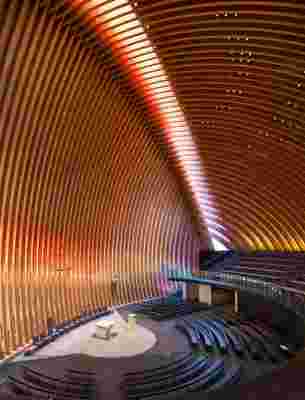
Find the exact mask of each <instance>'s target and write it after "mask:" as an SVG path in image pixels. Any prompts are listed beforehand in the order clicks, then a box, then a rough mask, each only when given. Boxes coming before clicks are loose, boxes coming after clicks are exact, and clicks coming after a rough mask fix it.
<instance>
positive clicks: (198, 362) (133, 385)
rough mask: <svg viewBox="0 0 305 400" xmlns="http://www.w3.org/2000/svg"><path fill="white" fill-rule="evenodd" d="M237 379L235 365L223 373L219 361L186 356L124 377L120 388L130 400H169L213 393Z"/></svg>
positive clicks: (221, 362) (220, 360) (237, 372)
mask: <svg viewBox="0 0 305 400" xmlns="http://www.w3.org/2000/svg"><path fill="white" fill-rule="evenodd" d="M239 379H240V367H239V366H238V365H236V364H235V365H233V366H232V368H228V369H227V370H226V369H225V367H224V361H223V360H222V359H212V358H209V357H194V356H193V355H192V353H188V354H184V355H183V356H182V357H179V358H176V359H174V360H173V361H171V362H170V363H168V364H167V365H163V366H160V367H155V368H153V369H150V370H144V371H143V370H142V371H136V372H133V373H126V374H125V375H124V379H123V383H122V386H123V389H124V391H125V393H126V396H127V398H128V399H130V400H136V399H145V400H155V399H158V400H161V399H164V400H165V399H166V400H170V399H178V398H180V397H182V396H183V395H185V394H186V393H189V392H193V391H199V390H203V389H209V390H213V389H216V388H218V387H219V386H221V385H224V384H229V383H235V382H237V381H238V380H239Z"/></svg>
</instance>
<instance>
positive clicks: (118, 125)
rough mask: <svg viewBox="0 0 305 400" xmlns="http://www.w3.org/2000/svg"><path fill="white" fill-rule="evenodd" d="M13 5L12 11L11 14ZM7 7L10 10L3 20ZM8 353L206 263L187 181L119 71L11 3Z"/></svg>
mask: <svg viewBox="0 0 305 400" xmlns="http://www.w3.org/2000/svg"><path fill="white" fill-rule="evenodd" d="M4 10H5V12H4ZM3 12H4V13H3ZM2 15H3V16H4V19H3V20H2V23H1V27H0V28H1V34H0V40H1V55H0V61H1V62H0V65H1V70H0V72H1V97H0V101H1V106H0V110H1V113H0V134H1V137H0V140H1V141H0V263H1V269H0V280H1V291H0V321H1V343H0V345H1V351H2V353H4V354H7V353H9V352H10V351H12V350H13V349H15V348H16V347H17V346H18V345H20V344H22V343H25V342H27V341H29V339H30V338H31V337H32V336H33V335H34V334H38V333H40V332H41V331H43V330H44V329H45V328H46V320H47V318H48V317H53V318H54V319H55V320H56V321H57V322H58V321H61V320H64V319H66V318H71V317H73V316H75V315H77V314H79V312H80V311H81V310H83V309H90V308H94V307H96V306H98V305H100V304H108V305H109V304H112V303H113V299H112V297H111V291H110V280H111V278H112V275H113V273H118V274H119V277H120V281H119V289H120V290H119V298H118V299H116V300H117V301H118V302H119V303H122V302H130V301H133V300H136V299H140V298H143V297H145V296H155V295H160V294H162V290H163V289H162V288H163V286H162V284H165V280H164V279H163V278H164V276H163V277H162V276H161V275H160V273H159V271H160V267H161V264H162V263H165V264H172V265H181V266H183V267H185V268H188V267H189V268H192V269H194V268H195V269H196V268H197V267H198V265H197V264H198V250H199V245H200V246H202V242H199V238H198V237H197V235H196V233H195V230H194V229H193V226H192V224H191V214H190V212H189V211H188V209H187V207H186V204H185V201H184V198H183V197H182V195H181V193H180V192H179V189H178V187H179V186H178V185H177V182H176V178H175V176H174V174H173V173H172V171H171V170H170V168H169V164H168V161H167V159H166V157H165V155H164V154H163V153H162V150H161V148H160V147H159V146H158V144H157V142H155V141H154V140H153V138H152V132H151V131H150V129H151V128H150V127H149V125H148V124H147V123H146V121H145V117H144V115H143V113H142V112H141V110H140V109H137V108H136V105H135V104H136V103H135V101H134V100H133V99H132V98H131V97H130V96H127V95H126V94H124V92H123V91H122V89H121V88H120V86H119V85H118V83H117V82H115V81H113V80H112V78H111V74H110V72H109V70H108V67H107V66H105V65H101V64H99V63H98V62H97V60H96V58H95V56H94V54H93V52H92V51H91V50H86V49H85V48H83V47H82V45H81V44H80V42H79V41H78V39H77V38H76V37H74V36H73V34H72V33H71V31H69V30H68V28H67V29H66V28H63V26H62V25H61V23H60V22H59V21H58V20H57V19H55V18H53V17H50V16H47V15H46V14H45V13H44V11H42V10H41V9H39V7H38V6H37V5H35V2H32V1H28V0H25V1H20V0H12V1H9V2H4V3H3V2H2Z"/></svg>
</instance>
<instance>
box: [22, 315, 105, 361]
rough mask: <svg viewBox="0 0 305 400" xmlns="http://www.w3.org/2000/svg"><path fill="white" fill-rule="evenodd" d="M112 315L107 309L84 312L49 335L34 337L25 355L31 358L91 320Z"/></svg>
mask: <svg viewBox="0 0 305 400" xmlns="http://www.w3.org/2000/svg"><path fill="white" fill-rule="evenodd" d="M111 313H112V310H110V309H108V308H107V307H99V308H97V309H96V310H94V311H89V312H82V313H81V314H80V315H79V316H77V317H75V318H73V319H71V320H67V321H64V322H62V323H61V324H59V325H57V326H55V327H54V328H52V329H50V330H49V333H48V335H43V334H42V335H39V336H34V337H33V344H32V346H31V347H29V348H28V349H27V350H26V351H25V353H24V355H25V356H31V355H32V354H34V353H35V351H37V350H39V349H41V348H42V347H44V346H46V345H47V344H49V343H51V342H54V340H56V339H57V338H58V337H60V336H62V335H64V334H65V333H67V332H70V331H71V330H72V329H75V328H77V327H79V326H81V325H83V324H85V323H87V322H89V321H91V320H94V319H97V318H100V317H102V316H105V315H109V314H111Z"/></svg>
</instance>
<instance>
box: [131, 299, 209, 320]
mask: <svg viewBox="0 0 305 400" xmlns="http://www.w3.org/2000/svg"><path fill="white" fill-rule="evenodd" d="M205 309H207V305H204V304H199V303H190V302H185V301H183V300H181V299H176V301H175V302H173V300H172V298H165V299H162V300H161V299H158V300H155V301H150V302H145V303H142V304H137V305H136V306H135V307H134V308H133V310H134V311H135V312H137V313H141V314H144V315H147V316H149V317H150V318H152V319H154V320H156V321H162V320H165V319H170V318H177V317H180V316H183V315H187V314H191V313H193V312H196V311H202V310H205Z"/></svg>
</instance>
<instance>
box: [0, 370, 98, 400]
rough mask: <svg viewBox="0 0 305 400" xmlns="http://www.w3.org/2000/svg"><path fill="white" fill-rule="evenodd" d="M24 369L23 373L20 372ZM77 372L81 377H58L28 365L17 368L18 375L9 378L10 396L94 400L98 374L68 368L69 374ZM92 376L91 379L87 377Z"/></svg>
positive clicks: (18, 397) (8, 393)
mask: <svg viewBox="0 0 305 400" xmlns="http://www.w3.org/2000/svg"><path fill="white" fill-rule="evenodd" d="M20 371H22V373H20ZM70 374H76V375H78V376H81V378H80V379H78V380H74V379H69V378H62V377H61V378H58V377H54V376H50V375H49V374H47V373H44V372H41V371H40V370H38V369H36V368H32V367H28V366H25V365H24V366H22V368H18V369H17V376H11V375H9V376H8V378H7V385H6V394H7V396H8V398H12V399H13V398H15V399H16V400H19V399H21V400H22V399H25V398H27V399H48V400H49V399H54V400H55V399H56V400H91V399H92V400H93V399H95V398H96V374H95V373H90V372H89V371H83V372H82V371H78V370H67V375H68V376H69V375H70ZM88 378H90V381H87V379H88Z"/></svg>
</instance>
